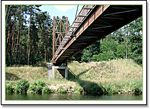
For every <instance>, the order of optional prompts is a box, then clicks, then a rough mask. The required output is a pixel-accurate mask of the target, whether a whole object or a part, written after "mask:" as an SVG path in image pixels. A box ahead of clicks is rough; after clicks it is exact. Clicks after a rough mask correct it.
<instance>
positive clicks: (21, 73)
mask: <svg viewBox="0 0 150 109" xmlns="http://www.w3.org/2000/svg"><path fill="white" fill-rule="evenodd" d="M68 68H69V76H68V80H65V79H63V77H62V76H61V75H60V74H59V73H58V72H56V77H57V78H56V80H48V79H47V68H44V67H29V66H28V67H27V66H24V67H6V83H7V84H13V85H12V86H14V87H13V90H16V84H17V83H18V82H19V81H20V80H22V79H25V80H27V81H28V82H29V88H28V89H29V90H30V91H28V93H30V92H32V90H31V89H33V90H34V89H36V88H37V90H38V88H39V89H40V90H48V89H50V91H49V92H51V93H78V94H92V95H102V94H135V95H139V94H142V81H143V80H142V67H141V66H139V65H137V64H136V63H135V62H134V61H132V60H130V59H118V60H111V61H103V62H89V63H79V62H76V61H74V62H71V63H69V64H68ZM39 81H40V82H43V83H44V86H43V87H44V88H42V89H41V87H42V86H40V85H39V83H40V82H39ZM43 92H44V91H43ZM40 93H42V92H41V91H40Z"/></svg>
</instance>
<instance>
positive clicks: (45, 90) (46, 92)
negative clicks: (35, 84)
mask: <svg viewBox="0 0 150 109" xmlns="http://www.w3.org/2000/svg"><path fill="white" fill-rule="evenodd" d="M52 92H53V91H52V90H50V89H49V88H48V87H44V88H43V89H42V94H50V93H52Z"/></svg>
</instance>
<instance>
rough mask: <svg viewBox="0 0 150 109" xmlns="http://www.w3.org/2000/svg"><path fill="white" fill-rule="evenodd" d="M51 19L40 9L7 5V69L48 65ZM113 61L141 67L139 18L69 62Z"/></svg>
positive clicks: (31, 6)
mask: <svg viewBox="0 0 150 109" xmlns="http://www.w3.org/2000/svg"><path fill="white" fill-rule="evenodd" d="M52 17H53V16H51V13H48V12H42V11H41V10H40V5H6V15H5V24H6V25H5V26H6V41H5V42H6V65H7V66H11V65H39V64H40V63H42V62H50V61H51V58H52V28H53V19H52ZM63 18H64V16H63V17H62V19H63ZM57 19H59V18H58V17H57ZM64 19H65V18H64ZM116 58H131V59H134V60H135V61H136V62H137V63H138V64H142V17H140V18H138V19H137V20H135V21H133V22H131V23H130V24H128V25H125V26H124V27H122V28H120V29H119V30H117V31H115V32H113V33H111V34H109V35H108V36H107V37H106V38H104V39H101V40H100V41H97V42H96V43H95V44H92V45H90V46H89V47H87V48H86V49H84V50H83V52H82V53H79V54H78V55H77V56H74V57H72V58H71V60H78V61H80V62H89V61H101V60H110V59H116Z"/></svg>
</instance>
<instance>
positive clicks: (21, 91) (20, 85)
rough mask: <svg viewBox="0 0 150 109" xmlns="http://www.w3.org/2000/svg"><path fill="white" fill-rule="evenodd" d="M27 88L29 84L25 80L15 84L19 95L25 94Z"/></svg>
mask: <svg viewBox="0 0 150 109" xmlns="http://www.w3.org/2000/svg"><path fill="white" fill-rule="evenodd" d="M28 88H29V82H28V81H26V80H20V81H19V82H17V84H16V92H17V93H19V94H26V93H27V90H28Z"/></svg>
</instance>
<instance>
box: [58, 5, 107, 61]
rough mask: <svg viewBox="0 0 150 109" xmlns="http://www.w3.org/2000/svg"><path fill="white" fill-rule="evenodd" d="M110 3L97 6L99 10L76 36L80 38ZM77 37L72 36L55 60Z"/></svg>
mask: <svg viewBox="0 0 150 109" xmlns="http://www.w3.org/2000/svg"><path fill="white" fill-rule="evenodd" d="M109 6H110V5H102V6H99V7H98V8H97V10H96V11H95V12H94V13H93V14H92V15H91V17H90V18H88V19H87V20H86V21H85V22H84V24H82V27H81V28H80V29H79V31H78V32H77V33H76V38H78V37H79V36H80V35H81V34H82V33H83V32H84V31H85V30H86V29H87V28H88V27H89V26H90V25H91V24H92V23H93V22H94V21H95V20H96V19H97V18H98V17H99V16H100V15H101V14H102V13H103V12H104V11H105V10H106V9H107V8H108V7H109ZM76 38H72V39H71V40H70V42H68V44H67V45H66V46H65V47H64V49H63V50H62V51H61V52H60V53H59V55H58V56H57V57H56V58H55V62H56V61H57V60H58V59H59V57H60V56H61V55H62V54H63V53H64V51H65V50H66V49H67V48H68V47H69V46H70V45H71V44H72V43H73V42H74V41H75V40H76Z"/></svg>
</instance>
